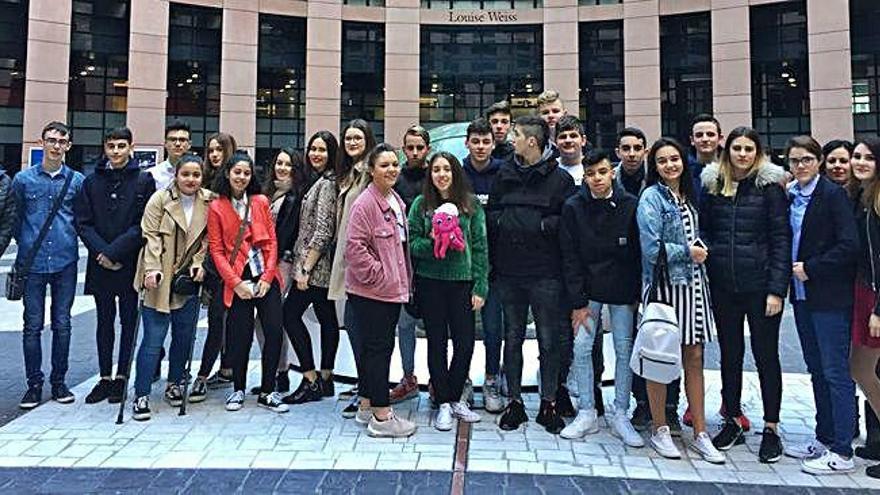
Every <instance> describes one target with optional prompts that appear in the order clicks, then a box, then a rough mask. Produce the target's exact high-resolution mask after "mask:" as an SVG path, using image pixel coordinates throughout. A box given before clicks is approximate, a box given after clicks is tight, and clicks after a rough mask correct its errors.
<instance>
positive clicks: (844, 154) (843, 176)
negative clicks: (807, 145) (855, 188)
mask: <svg viewBox="0 0 880 495" xmlns="http://www.w3.org/2000/svg"><path fill="white" fill-rule="evenodd" d="M852 152H853V144H852V143H851V142H849V141H845V140H842V139H835V140H833V141H828V142H827V143H826V144H825V146H823V147H822V156H823V157H825V159H824V160H822V165H821V166H820V169H821V172H822V173H823V174H824V175H825V177H828V178H829V179H831V182H834V183H835V184H837V185H838V186H843V187H847V186H849V185H850V182H851V181H852V167H851V165H850V160H851V158H852Z"/></svg>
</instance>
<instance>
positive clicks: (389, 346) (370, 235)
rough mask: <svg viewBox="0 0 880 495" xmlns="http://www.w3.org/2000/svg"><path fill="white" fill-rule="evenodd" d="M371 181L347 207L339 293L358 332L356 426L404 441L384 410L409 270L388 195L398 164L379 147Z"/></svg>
mask: <svg viewBox="0 0 880 495" xmlns="http://www.w3.org/2000/svg"><path fill="white" fill-rule="evenodd" d="M367 165H368V170H369V172H368V173H369V174H370V176H371V178H372V180H371V181H370V184H369V186H367V188H366V189H365V190H364V193H363V194H361V195H360V196H359V197H358V199H357V200H356V201H355V202H354V205H352V208H351V222H350V224H349V228H348V237H347V238H346V242H345V260H346V267H345V290H346V293H347V296H348V300H347V304H348V305H349V306H351V311H353V312H354V319H355V321H357V323H358V325H359V327H358V331H360V332H361V333H360V335H359V338H358V340H357V341H356V346H358V347H359V352H360V364H359V365H358V367H359V369H358V378H359V380H360V386H361V388H362V391H361V398H360V408H359V409H358V411H357V416H356V418H355V419H356V421H357V422H358V423H360V424H366V425H367V432H368V433H369V435H370V436H374V437H408V436H410V435H412V434H413V433H415V431H416V425H415V424H414V423H413V422H411V421H409V420H406V419H404V418H400V417H398V416H397V415H395V414H394V412H393V411H392V410H391V407H390V406H389V400H388V398H389V397H388V396H389V390H388V369H389V367H390V366H391V353H392V352H393V351H394V330H395V327H396V325H397V319H398V317H399V316H400V309H401V305H402V304H403V303H405V302H407V301H409V299H410V295H411V290H410V279H411V274H412V269H411V267H410V262H409V257H408V256H407V246H406V243H407V241H408V239H409V232H408V231H407V222H406V205H405V204H404V202H403V200H402V199H401V198H400V196H399V195H398V194H397V193H396V192H395V191H394V189H393V187H394V183H395V182H397V177H398V176H399V175H400V165H399V164H398V162H397V154H396V153H395V151H394V147H393V146H391V145H390V144H387V143H383V144H380V145H379V146H377V147H376V148H374V149H373V150H372V151H371V152H370V154H369V158H368V160H367Z"/></svg>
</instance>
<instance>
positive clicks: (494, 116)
mask: <svg viewBox="0 0 880 495" xmlns="http://www.w3.org/2000/svg"><path fill="white" fill-rule="evenodd" d="M486 120H488V121H489V125H490V126H492V137H493V138H495V149H493V150H492V158H495V159H497V160H501V161H505V162H506V161H510V160H513V143H511V142H510V141H508V140H507V137H508V134H509V133H510V123H511V122H512V121H513V117H512V114H511V113H510V103H507V101H506V100H501V101H498V102H495V103H493V104H492V106H490V107H489V108H488V109H487V110H486Z"/></svg>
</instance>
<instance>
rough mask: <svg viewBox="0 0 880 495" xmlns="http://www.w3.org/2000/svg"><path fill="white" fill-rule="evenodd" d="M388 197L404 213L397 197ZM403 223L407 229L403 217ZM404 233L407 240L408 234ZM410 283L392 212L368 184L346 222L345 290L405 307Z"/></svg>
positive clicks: (403, 206)
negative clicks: (396, 203) (403, 304)
mask: <svg viewBox="0 0 880 495" xmlns="http://www.w3.org/2000/svg"><path fill="white" fill-rule="evenodd" d="M391 194H392V195H393V200H394V201H397V202H398V203H399V204H400V208H401V211H403V212H406V206H405V205H404V203H403V200H402V199H400V196H398V195H397V193H396V192H394V191H391ZM403 221H404V229H407V227H406V215H405V214H404V219H403ZM406 232H407V237H409V230H408V229H407V230H406ZM411 280H412V267H411V266H410V262H409V256H408V253H407V252H406V251H405V250H404V245H403V243H402V242H401V240H400V230H399V229H398V226H397V218H396V216H395V215H394V210H392V209H391V206H389V204H388V201H387V200H386V199H385V198H384V197H382V194H381V193H380V192H379V190H378V189H377V188H376V186H375V185H373V184H372V183H371V184H370V185H369V186H368V187H367V188H366V189H365V190H364V192H363V193H361V195H360V196H359V197H358V198H357V200H356V201H355V203H354V205H353V206H352V208H351V214H350V217H349V219H348V238H347V239H346V243H345V290H346V291H348V292H350V293H352V294H355V295H358V296H361V297H366V298H369V299H375V300H378V301H385V302H393V303H406V302H408V301H409V298H410V286H411Z"/></svg>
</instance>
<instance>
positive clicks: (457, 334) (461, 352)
mask: <svg viewBox="0 0 880 495" xmlns="http://www.w3.org/2000/svg"><path fill="white" fill-rule="evenodd" d="M472 291H473V283H472V282H454V281H448V280H435V279H430V278H423V277H419V278H417V279H416V297H418V298H419V306H420V307H421V308H422V317H423V318H424V320H425V332H426V333H427V336H428V371H429V372H430V373H431V384H432V385H433V386H434V396H435V397H436V399H437V402H438V403H440V404H445V403H447V402H455V401H458V400H459V398H461V393H462V389H463V388H464V382H465V380H467V377H468V373H469V372H470V369H471V358H472V357H473V355H474V339H475V335H474V334H475V331H476V330H475V323H474V311H473V309H472V308H473V306H472V304H471V294H472ZM450 338H451V339H452V362H450V361H449V359H448V357H447V350H448V346H449V344H448V343H449V339H450Z"/></svg>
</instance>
